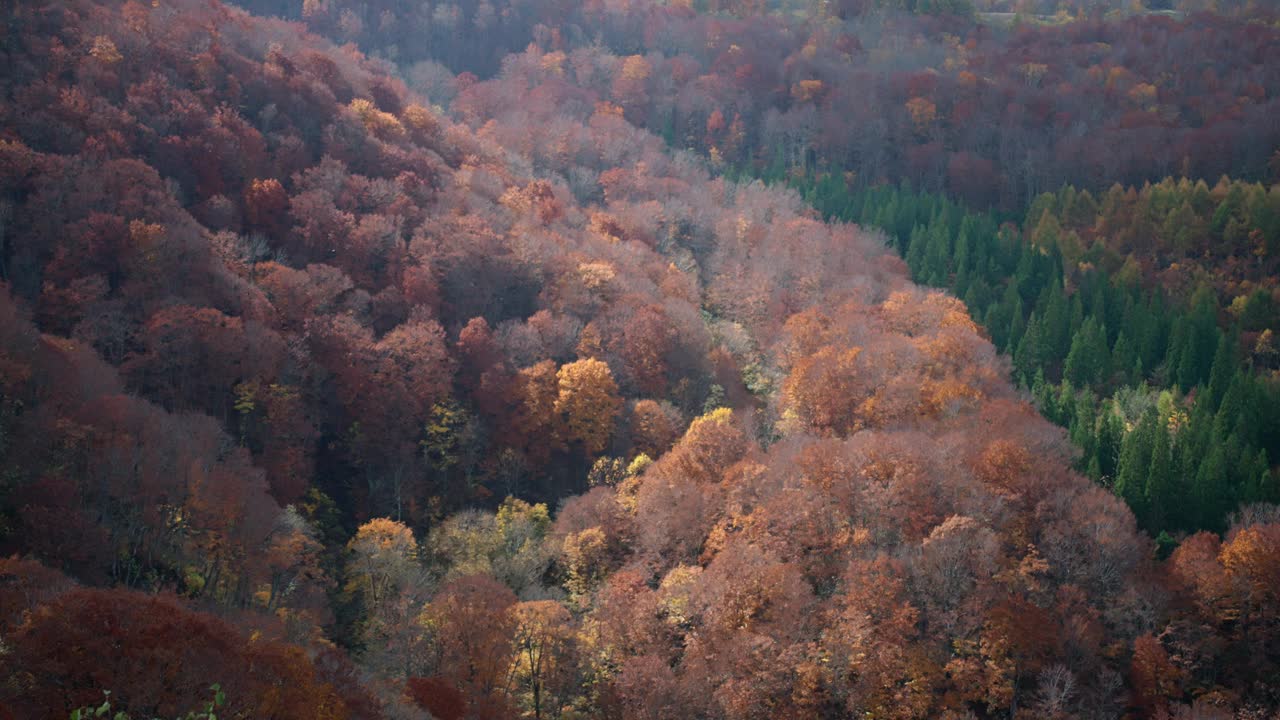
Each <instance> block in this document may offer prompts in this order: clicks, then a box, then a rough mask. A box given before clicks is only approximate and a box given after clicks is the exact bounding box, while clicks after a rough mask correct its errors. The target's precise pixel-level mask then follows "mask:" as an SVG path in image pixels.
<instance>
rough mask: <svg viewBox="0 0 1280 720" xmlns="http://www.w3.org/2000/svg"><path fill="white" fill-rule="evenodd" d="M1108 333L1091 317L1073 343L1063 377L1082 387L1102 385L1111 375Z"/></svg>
mask: <svg viewBox="0 0 1280 720" xmlns="http://www.w3.org/2000/svg"><path fill="white" fill-rule="evenodd" d="M1106 337H1107V336H1106V331H1105V330H1103V329H1102V328H1101V327H1099V325H1098V321H1097V320H1096V319H1095V318H1093V317H1090V318H1089V319H1088V320H1085V321H1084V327H1082V328H1080V332H1078V333H1076V336H1075V338H1074V339H1072V341H1071V351H1070V352H1068V353H1067V363H1066V366H1065V367H1064V369H1063V375H1064V376H1065V377H1066V378H1067V379H1068V380H1070V381H1071V382H1073V383H1075V384H1076V385H1080V386H1086V385H1088V386H1091V385H1094V384H1096V383H1100V382H1102V381H1103V380H1105V379H1106V377H1107V376H1108V375H1109V371H1110V365H1111V361H1110V358H1109V357H1108V352H1107V340H1106Z"/></svg>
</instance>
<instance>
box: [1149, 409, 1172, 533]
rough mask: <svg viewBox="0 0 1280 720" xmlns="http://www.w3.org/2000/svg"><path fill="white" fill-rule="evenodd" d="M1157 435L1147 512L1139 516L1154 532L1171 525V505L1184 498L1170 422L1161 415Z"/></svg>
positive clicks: (1152, 452) (1150, 474)
mask: <svg viewBox="0 0 1280 720" xmlns="http://www.w3.org/2000/svg"><path fill="white" fill-rule="evenodd" d="M1154 434H1155V437H1154V440H1155V442H1154V444H1153V445H1152V448H1151V465H1150V467H1149V468H1148V470H1147V489H1146V502H1147V514H1146V517H1145V518H1139V519H1140V520H1141V521H1143V526H1144V527H1145V528H1146V530H1147V532H1150V533H1156V532H1159V531H1161V530H1166V529H1168V528H1169V521H1170V517H1169V515H1170V513H1169V507H1170V506H1171V505H1173V504H1176V503H1177V502H1179V501H1180V500H1181V498H1179V497H1178V496H1177V495H1176V493H1175V483H1174V478H1173V448H1172V445H1171V442H1170V438H1169V424H1168V421H1167V420H1165V419H1164V418H1161V419H1160V421H1159V422H1157V423H1156V426H1155V428H1154Z"/></svg>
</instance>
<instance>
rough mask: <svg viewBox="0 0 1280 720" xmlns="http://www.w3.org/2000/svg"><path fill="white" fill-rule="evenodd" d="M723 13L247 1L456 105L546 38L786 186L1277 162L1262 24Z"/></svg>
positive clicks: (676, 140) (853, 4) (1037, 185)
mask: <svg viewBox="0 0 1280 720" xmlns="http://www.w3.org/2000/svg"><path fill="white" fill-rule="evenodd" d="M1086 4H1088V3H1086ZM1125 4H1126V5H1129V4H1128V3H1125ZM695 5H696V4H695ZM716 5H718V6H719V7H706V8H701V9H704V10H707V11H708V12H698V11H697V10H698V9H699V8H698V7H696V6H693V7H691V6H690V4H687V3H650V2H644V1H640V2H625V3H595V2H591V3H582V4H576V3H570V2H554V3H530V2H520V3H502V2H496V3H495V2H491V1H490V0H484V1H483V2H460V3H455V2H439V3H425V4H420V3H404V2H399V0H378V1H376V2H360V3H349V2H342V1H340V0H334V1H333V2H325V3H311V2H309V1H308V2H306V3H301V4H297V3H294V4H288V5H285V6H281V5H280V4H279V3H275V2H266V1H262V2H250V3H249V6H250V7H255V8H260V9H262V10H264V11H269V12H281V13H283V14H285V15H286V16H289V17H294V18H299V19H301V20H303V21H305V22H306V23H308V25H309V26H310V27H311V28H313V29H314V30H316V31H318V32H321V33H324V34H327V35H328V36H330V37H333V38H335V39H339V40H349V41H354V42H357V43H359V44H360V45H361V47H363V48H365V49H366V50H367V51H374V52H378V53H379V54H381V55H383V56H384V57H386V58H387V59H388V60H390V61H392V62H394V63H396V64H398V65H399V66H400V67H401V68H403V69H404V73H405V76H406V77H407V78H408V79H409V81H410V82H411V83H413V84H414V85H415V86H416V87H418V88H419V89H421V90H422V91H424V92H427V93H428V94H431V95H432V96H433V97H436V98H439V100H437V101H438V102H446V101H448V100H449V99H452V98H453V97H454V96H455V95H456V94H460V93H462V94H465V92H466V90H467V88H469V87H472V86H473V81H474V79H475V77H476V76H477V75H478V76H480V77H489V76H491V75H493V74H495V73H496V72H497V71H498V70H499V64H498V60H499V59H501V58H502V57H503V56H505V55H506V54H507V53H520V52H522V51H524V50H525V49H526V46H528V47H531V48H534V49H536V52H537V56H538V57H544V56H545V57H547V58H550V59H549V60H548V62H549V63H554V64H555V66H556V68H557V72H558V73H560V74H561V75H562V76H563V79H564V80H565V81H566V82H569V83H571V84H573V85H575V86H577V87H580V88H586V89H590V90H592V91H594V92H595V93H596V94H597V95H598V96H599V97H601V98H602V99H607V100H609V101H611V102H613V103H616V104H617V105H618V106H619V107H620V108H621V109H622V111H623V113H624V114H625V117H626V118H627V119H628V120H629V121H631V122H632V123H634V124H636V125H638V126H640V127H644V128H647V129H649V130H651V131H653V132H655V133H657V134H661V135H663V136H664V137H665V138H666V139H667V141H668V142H669V143H671V144H673V145H674V146H676V147H680V148H691V149H696V150H698V151H700V152H703V153H707V154H709V155H711V156H712V157H713V158H715V160H716V162H717V163H724V164H727V165H731V166H735V167H739V168H751V169H753V170H754V171H756V172H765V173H768V174H770V175H773V176H777V177H781V176H782V175H783V174H785V173H787V172H788V171H791V170H794V169H797V168H802V169H807V170H813V169H823V170H833V171H837V172H847V173H850V174H851V177H852V178H853V179H854V182H855V183H857V184H858V185H860V186H862V187H866V186H870V185H874V184H877V183H881V182H884V181H888V182H892V183H897V182H899V181H903V180H905V181H909V182H910V183H911V184H912V185H913V186H914V187H916V188H922V189H925V190H929V191H932V192H938V191H946V192H948V193H949V194H951V195H953V196H956V197H959V198H963V199H965V200H967V201H968V202H970V203H973V204H976V205H979V206H982V207H986V206H990V205H998V206H1001V207H1003V208H1005V209H1014V208H1018V207H1021V206H1022V205H1023V204H1024V203H1026V202H1028V201H1030V200H1031V199H1032V198H1033V197H1035V196H1036V195H1037V194H1039V193H1041V192H1045V191H1051V190H1054V189H1056V188H1058V187H1060V186H1061V185H1063V184H1066V183H1072V184H1074V185H1075V186H1077V187H1081V188H1090V189H1092V190H1094V191H1100V190H1105V189H1106V187H1107V186H1109V185H1110V184H1111V183H1114V182H1119V183H1122V184H1133V185H1141V184H1142V183H1143V182H1144V181H1146V180H1150V179H1154V178H1160V177H1164V176H1167V175H1171V174H1178V173H1180V174H1183V175H1186V176H1189V177H1204V178H1216V177H1219V176H1220V175H1223V174H1227V173H1231V174H1234V175H1237V176H1241V177H1245V178H1248V179H1262V178H1270V177H1274V176H1275V175H1274V174H1275V172H1276V170H1277V165H1275V164H1274V163H1272V162H1271V161H1272V160H1273V157H1272V152H1273V150H1274V148H1276V147H1277V145H1280V134H1278V132H1280V131H1277V129H1276V126H1275V123H1274V122H1272V120H1271V118H1273V117H1274V115H1275V114H1276V112H1277V111H1278V110H1277V105H1276V103H1277V97H1280V70H1278V69H1277V68H1280V64H1277V63H1276V62H1268V59H1269V58H1272V59H1273V58H1274V57H1275V56H1276V52H1277V50H1276V48H1277V46H1278V44H1280V31H1278V30H1277V29H1276V25H1275V24H1274V23H1267V22H1265V20H1262V19H1259V18H1258V16H1257V15H1256V14H1255V15H1247V14H1241V15H1239V16H1235V17H1232V16H1230V15H1227V14H1218V13H1214V14H1209V13H1200V14H1197V15H1194V16H1193V17H1190V18H1188V19H1185V20H1179V19H1175V18H1170V17H1164V16H1159V15H1156V16H1147V15H1141V14H1139V15H1135V16H1130V17H1124V18H1120V19H1117V20H1114V21H1112V20H1107V19H1105V18H1104V17H1103V15H1102V14H1101V13H1100V12H1091V10H1090V8H1075V12H1076V13H1079V14H1080V19H1079V20H1078V21H1075V22H1068V23H1064V24H1056V23H1050V24H1047V25H1044V24H1036V23H1024V24H1021V25H1018V26H1017V27H1003V26H1002V24H1001V23H994V24H993V23H990V22H986V21H983V20H982V19H974V18H971V17H967V16H966V13H964V12H959V13H957V12H951V11H949V9H948V6H950V5H956V6H957V8H958V7H959V6H960V5H962V3H950V2H935V1H931V2H928V3H926V2H914V1H912V2H900V1H898V0H895V1H894V2H865V1H864V2H858V1H857V0H852V1H849V0H846V1H845V2H837V3H822V4H819V6H818V7H817V8H814V7H811V6H806V7H805V8H803V9H802V10H799V11H796V12H785V13H777V14H766V13H764V12H763V11H764V9H765V8H764V5H763V4H760V3H746V2H744V3H716ZM957 8H952V9H957ZM1024 9H1030V10H1034V8H1024ZM1101 9H1105V8H1101ZM1126 9H1127V8H1126ZM1259 12H1265V11H1261V10H1260V11H1259ZM833 15H834V17H833ZM1262 17H1263V18H1265V17H1266V16H1265V15H1263V16H1262ZM423 38H430V40H429V41H424V40H423ZM475 38H482V40H480V41H477V40H476V39H475ZM511 62H513V60H503V61H502V64H501V68H502V72H504V73H505V72H506V71H507V68H508V65H509V64H510V63H511ZM526 62H528V61H526ZM450 71H452V72H450ZM452 73H459V75H458V77H457V78H454V77H453V75H452ZM498 74H501V73H498Z"/></svg>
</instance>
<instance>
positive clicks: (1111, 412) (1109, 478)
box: [1095, 400, 1124, 485]
mask: <svg viewBox="0 0 1280 720" xmlns="http://www.w3.org/2000/svg"><path fill="white" fill-rule="evenodd" d="M1113 402H1114V401H1112V400H1108V401H1107V402H1106V403H1105V404H1103V406H1102V412H1101V413H1100V418H1099V421H1098V432H1097V438H1098V440H1097V445H1098V452H1097V458H1098V474H1097V475H1096V476H1095V477H1097V479H1099V480H1105V481H1106V482H1107V484H1109V485H1114V484H1115V481H1116V471H1117V469H1118V468H1119V465H1120V449H1121V446H1122V445H1123V443H1124V420H1123V419H1122V418H1121V417H1120V415H1119V414H1118V413H1116V411H1115V408H1114V406H1113V404H1112V403H1113Z"/></svg>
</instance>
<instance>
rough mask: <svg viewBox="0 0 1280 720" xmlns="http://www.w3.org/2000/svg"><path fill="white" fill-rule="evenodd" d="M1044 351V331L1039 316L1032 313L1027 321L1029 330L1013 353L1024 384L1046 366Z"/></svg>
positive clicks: (1016, 369) (1017, 370)
mask: <svg viewBox="0 0 1280 720" xmlns="http://www.w3.org/2000/svg"><path fill="white" fill-rule="evenodd" d="M1044 351H1045V341H1044V330H1043V328H1042V327H1041V323H1040V319H1039V316H1037V315H1036V314H1035V312H1032V313H1031V318H1030V319H1028V320H1027V330H1026V332H1024V333H1023V334H1022V339H1021V340H1019V341H1018V347H1017V349H1016V350H1014V353H1013V367H1014V370H1015V371H1016V372H1017V375H1018V377H1019V378H1021V381H1022V382H1023V383H1024V384H1025V383H1026V382H1027V380H1028V379H1030V378H1032V377H1034V376H1035V374H1036V370H1038V369H1041V368H1042V367H1043V366H1044Z"/></svg>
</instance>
